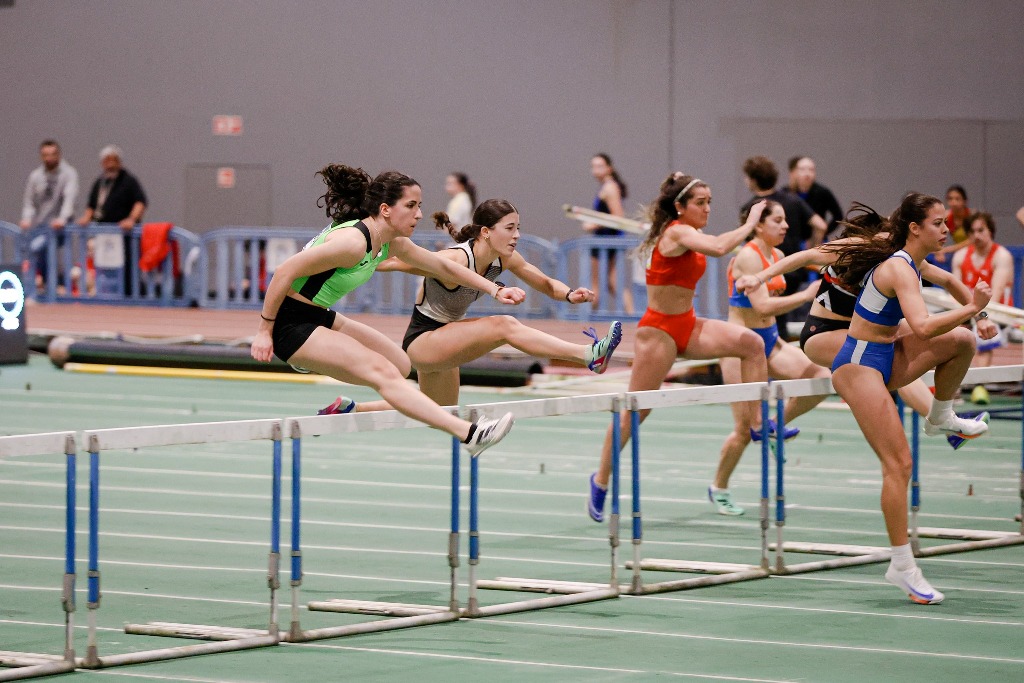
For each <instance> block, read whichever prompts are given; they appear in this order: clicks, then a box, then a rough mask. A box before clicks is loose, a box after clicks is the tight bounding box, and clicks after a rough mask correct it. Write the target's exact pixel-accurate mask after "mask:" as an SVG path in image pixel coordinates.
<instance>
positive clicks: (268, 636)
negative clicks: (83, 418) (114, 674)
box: [79, 419, 281, 669]
mask: <svg viewBox="0 0 1024 683" xmlns="http://www.w3.org/2000/svg"><path fill="white" fill-rule="evenodd" d="M83 437H84V440H85V442H86V443H87V444H88V448H89V457H90V460H89V465H90V467H89V473H90V476H89V493H90V495H89V598H88V607H89V637H88V646H87V649H86V656H85V658H84V659H83V660H81V661H80V662H79V666H82V667H84V668H88V669H98V668H106V667H111V666H122V665H126V664H139V663H142V662H155V661H162V660H167V659H179V658H182V657H194V656H197V655H205V654H214V653H217V652H233V651H237V650H249V649H253V648H257V647H267V646H270V645H277V644H278V643H279V642H280V640H281V633H280V631H279V629H278V624H277V589H278V587H279V586H280V580H279V576H278V573H279V565H280V548H279V543H280V494H281V420H273V419H269V420H241V421H235V422H205V423H195V424H178V425H160V426H152V427H125V428H118V429H97V430H92V431H87V432H85V433H84V435H83ZM257 440H269V441H272V442H273V447H274V450H273V468H272V482H273V483H272V491H271V498H272V501H271V507H272V510H271V547H270V556H269V568H268V572H267V584H268V586H269V588H270V618H269V624H268V627H267V629H265V630H263V629H250V628H231V627H223V626H208V625H203V624H178V623H171V622H150V623H148V624H126V625H125V629H124V630H125V633H130V634H136V635H150V636H163V637H172V638H193V639H199V640H209V641H215V642H210V643H202V644H196V645H183V646H178V647H169V648H161V649H157V650H146V651H143V652H129V653H125V654H119V655H106V656H103V657H100V656H99V651H98V650H99V647H98V642H97V636H96V610H97V609H98V608H99V604H100V572H99V493H100V488H99V464H100V460H99V459H100V453H101V452H102V451H105V450H114V449H129V448H149V447H154V446H177V445H185V444H202V443H214V442H221V443H223V442H234V441H257Z"/></svg>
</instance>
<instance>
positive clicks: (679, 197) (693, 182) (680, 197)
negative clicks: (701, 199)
mask: <svg viewBox="0 0 1024 683" xmlns="http://www.w3.org/2000/svg"><path fill="white" fill-rule="evenodd" d="M700 182H704V181H702V180H701V179H700V178H694V179H693V180H691V181H690V182H688V183H686V187H684V188H683V189H682V190H680V191H679V194H677V195H676V200H675V201H676V203H677V204H679V203H682V200H683V196H684V195H685V194H686V193H687V192H689V191H690V188H691V187H693V186H694V185H696V184H697V183H700Z"/></svg>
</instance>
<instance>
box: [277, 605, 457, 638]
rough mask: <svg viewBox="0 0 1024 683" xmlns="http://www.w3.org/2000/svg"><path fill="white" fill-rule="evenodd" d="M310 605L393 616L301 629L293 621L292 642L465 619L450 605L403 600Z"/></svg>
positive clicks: (322, 609)
mask: <svg viewBox="0 0 1024 683" xmlns="http://www.w3.org/2000/svg"><path fill="white" fill-rule="evenodd" d="M306 608H307V609H308V610H310V611H311V612H335V613H342V614H363V615H370V616H378V617H389V618H388V619H380V620H378V621H367V622H363V623H359V624H348V625H344V626H327V627H324V628H314V629H300V628H298V624H297V622H296V621H293V624H292V626H293V627H292V629H291V630H290V631H289V632H288V633H287V634H286V637H284V638H283V640H285V641H286V642H289V643H304V642H309V641H312V640H323V639H325V638H342V637H344V636H354V635H359V634H362V633H378V632H380V631H395V630H398V629H403V628H413V627H415V626H428V625H430V624H443V623H446V622H451V621H458V620H459V619H460V618H461V614H460V613H459V612H453V611H452V610H451V609H450V608H448V607H436V606H433V605H415V604H411V603H399V602H375V601H372V600H343V599H335V600H321V601H315V602H309V603H307V604H306Z"/></svg>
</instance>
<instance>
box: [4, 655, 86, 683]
mask: <svg viewBox="0 0 1024 683" xmlns="http://www.w3.org/2000/svg"><path fill="white" fill-rule="evenodd" d="M0 667H12V668H9V669H8V668H5V669H0V681H20V680H23V679H26V678H38V677H40V676H52V675H54V674H63V673H69V672H71V671H74V670H75V662H74V661H68V660H67V659H65V658H64V657H62V656H61V655H42V654H32V653H28V652H9V651H5V650H0Z"/></svg>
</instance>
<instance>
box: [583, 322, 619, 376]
mask: <svg viewBox="0 0 1024 683" xmlns="http://www.w3.org/2000/svg"><path fill="white" fill-rule="evenodd" d="M583 334H585V335H587V336H588V337H590V338H591V339H593V340H594V343H593V344H592V345H591V347H590V355H591V359H590V362H589V363H587V367H588V368H589V369H590V370H593V371H594V372H596V373H597V374H599V375H600V374H601V373H603V372H604V371H605V370H607V369H608V363H609V361H611V359H612V354H613V353H615V349H616V347H618V345H619V342H621V341H622V323H620V322H619V321H618V320H616V321H615V322H613V323H612V324H611V326H610V327H609V328H608V334H606V335H605V336H604V339H599V338H598V336H597V330H595V329H594V328H593V327H591V328H590V329H587V330H583Z"/></svg>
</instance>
